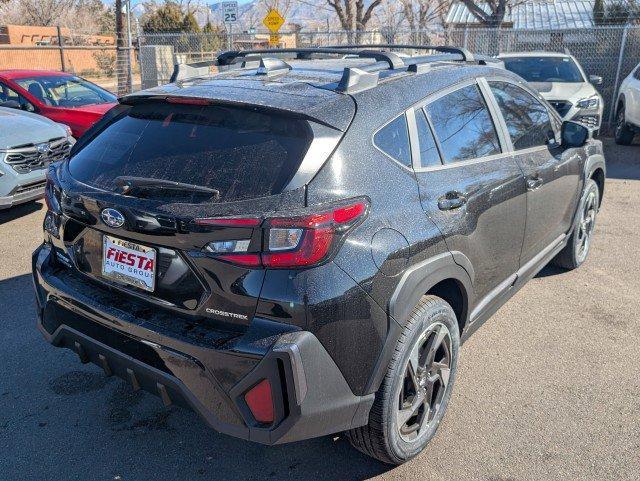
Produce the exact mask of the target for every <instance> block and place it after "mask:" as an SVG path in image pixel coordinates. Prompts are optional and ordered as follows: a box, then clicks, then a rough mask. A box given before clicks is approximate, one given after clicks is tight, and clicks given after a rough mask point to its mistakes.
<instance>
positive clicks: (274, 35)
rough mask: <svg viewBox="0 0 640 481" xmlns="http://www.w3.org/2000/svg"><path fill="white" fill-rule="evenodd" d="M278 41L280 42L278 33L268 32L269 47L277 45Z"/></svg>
mask: <svg viewBox="0 0 640 481" xmlns="http://www.w3.org/2000/svg"><path fill="white" fill-rule="evenodd" d="M279 43H280V35H278V34H277V33H270V34H269V46H270V47H277V46H278V44H279Z"/></svg>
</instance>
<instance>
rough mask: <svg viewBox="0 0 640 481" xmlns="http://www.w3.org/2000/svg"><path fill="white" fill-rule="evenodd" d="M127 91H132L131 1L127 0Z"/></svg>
mask: <svg viewBox="0 0 640 481" xmlns="http://www.w3.org/2000/svg"><path fill="white" fill-rule="evenodd" d="M127 39H128V41H127V47H128V49H127V89H128V90H129V92H128V93H131V92H132V91H133V71H132V66H131V56H132V55H133V42H132V41H131V0H127Z"/></svg>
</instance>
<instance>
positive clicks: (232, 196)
mask: <svg viewBox="0 0 640 481" xmlns="http://www.w3.org/2000/svg"><path fill="white" fill-rule="evenodd" d="M311 140H312V131H311V128H310V126H309V124H308V123H307V122H306V121H303V120H299V119H294V118H289V117H284V116H280V115H274V114H271V113H264V112H257V111H254V110H248V109H240V108H235V107H227V106H214V105H184V104H175V103H167V102H149V103H141V104H136V105H133V106H130V107H129V108H128V109H126V110H125V111H124V112H123V113H122V114H120V115H118V116H117V117H115V118H114V119H113V120H112V121H110V122H109V123H108V124H107V125H106V127H104V128H103V129H101V131H100V132H99V133H98V134H97V135H96V136H95V137H94V138H93V139H91V141H90V142H89V143H87V144H86V145H85V146H84V147H83V148H82V149H81V150H79V151H78V152H76V153H74V155H73V156H72V158H71V160H70V163H69V169H70V172H71V175H72V176H73V177H74V178H75V179H77V180H79V181H80V182H83V183H85V184H89V185H93V186H95V187H98V188H101V189H104V190H109V191H117V189H118V183H117V181H118V178H120V177H138V178H145V179H154V180H160V181H167V180H168V181H173V182H180V183H185V184H191V185H196V186H200V187H207V188H211V189H216V190H218V191H219V192H220V197H219V200H220V201H231V200H241V199H248V198H256V197H262V196H266V195H273V194H278V193H280V192H281V191H282V190H283V189H284V187H285V186H286V185H287V183H288V182H289V181H290V180H291V178H292V177H293V175H294V174H295V173H296V171H297V169H298V167H299V166H300V163H301V162H302V159H303V157H304V155H305V153H306V151H307V149H308V147H309V144H310V143H311ZM170 192H171V191H167V192H166V195H165V196H164V197H167V196H171V195H173V194H171V193H170Z"/></svg>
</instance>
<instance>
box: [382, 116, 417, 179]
mask: <svg viewBox="0 0 640 481" xmlns="http://www.w3.org/2000/svg"><path fill="white" fill-rule="evenodd" d="M373 143H374V144H375V145H376V147H378V148H379V149H380V150H382V151H383V152H384V153H385V154H387V155H388V156H389V157H391V158H393V159H395V160H396V161H398V162H400V163H401V164H402V165H406V166H407V167H411V147H410V146H409V131H408V129H407V119H406V117H405V115H404V114H402V115H401V116H399V117H397V118H395V119H394V120H392V121H391V122H389V123H388V124H387V125H385V126H384V127H382V128H381V129H380V130H378V131H377V132H376V133H375V135H374V136H373Z"/></svg>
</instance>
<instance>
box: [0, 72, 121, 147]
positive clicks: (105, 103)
mask: <svg viewBox="0 0 640 481" xmlns="http://www.w3.org/2000/svg"><path fill="white" fill-rule="evenodd" d="M116 104H117V99H116V96H115V95H113V94H112V93H111V92H108V91H106V90H105V89H103V88H102V87H99V86H97V85H95V84H93V83H91V82H89V81H87V80H85V79H83V78H81V77H78V76H76V75H72V74H69V73H65V72H56V71H45V70H0V106H5V107H6V106H12V107H19V108H21V109H22V110H25V111H27V112H34V113H37V114H40V115H43V116H44V117H47V118H49V119H51V120H53V121H54V122H59V123H62V124H65V125H68V126H69V127H70V128H71V132H73V136H74V137H76V138H78V137H80V136H81V135H82V134H83V133H84V132H85V131H86V130H87V129H88V128H89V127H91V126H92V125H93V124H94V123H95V122H96V121H97V120H99V119H100V117H102V116H103V115H104V113H105V112H107V111H108V110H109V109H111V108H112V107H114V106H115V105H116Z"/></svg>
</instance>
